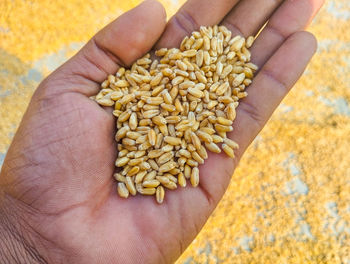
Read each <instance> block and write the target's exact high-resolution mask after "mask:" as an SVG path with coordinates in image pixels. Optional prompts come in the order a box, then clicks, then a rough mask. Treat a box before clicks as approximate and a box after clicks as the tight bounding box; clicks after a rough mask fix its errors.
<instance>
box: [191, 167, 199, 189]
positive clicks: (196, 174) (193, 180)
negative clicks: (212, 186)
mask: <svg viewBox="0 0 350 264" xmlns="http://www.w3.org/2000/svg"><path fill="white" fill-rule="evenodd" d="M190 181H191V184H192V186H193V187H197V186H198V184H199V170H198V168H197V167H195V168H193V169H192V172H191V176H190Z"/></svg>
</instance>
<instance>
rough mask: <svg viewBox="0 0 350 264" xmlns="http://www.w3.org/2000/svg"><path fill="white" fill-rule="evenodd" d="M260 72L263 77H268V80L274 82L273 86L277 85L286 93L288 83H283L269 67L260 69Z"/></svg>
mask: <svg viewBox="0 0 350 264" xmlns="http://www.w3.org/2000/svg"><path fill="white" fill-rule="evenodd" d="M259 74H262V75H263V76H264V77H266V78H268V79H270V81H272V82H274V85H273V86H277V87H278V88H279V90H281V91H283V93H286V92H287V91H288V90H289V89H288V85H287V84H286V83H284V82H283V81H281V80H280V79H279V78H278V77H276V75H275V74H274V73H273V72H272V71H271V70H269V69H267V68H266V67H265V68H263V69H261V71H260V73H259Z"/></svg>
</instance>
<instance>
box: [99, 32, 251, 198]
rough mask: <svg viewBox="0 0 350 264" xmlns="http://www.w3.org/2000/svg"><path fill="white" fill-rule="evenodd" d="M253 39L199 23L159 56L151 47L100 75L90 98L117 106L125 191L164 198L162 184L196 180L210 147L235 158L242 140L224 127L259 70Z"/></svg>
mask: <svg viewBox="0 0 350 264" xmlns="http://www.w3.org/2000/svg"><path fill="white" fill-rule="evenodd" d="M253 41H254V38H253V37H249V38H247V39H244V38H243V37H241V36H236V37H233V38H232V33H231V32H230V31H229V30H228V29H227V28H226V27H224V26H213V27H201V28H200V31H199V32H198V31H195V32H193V33H192V35H191V37H186V38H185V39H184V40H183V41H182V43H181V46H180V49H176V48H174V49H165V48H164V49H160V50H158V51H156V52H155V55H156V56H158V58H159V60H156V59H155V60H152V59H151V56H150V54H147V55H146V56H144V57H143V58H141V59H139V60H138V61H136V62H135V63H134V64H133V65H132V67H131V68H130V69H129V70H126V69H125V68H120V69H119V70H118V72H117V73H116V75H110V76H109V77H108V79H107V80H105V81H104V82H103V83H102V85H101V87H102V89H101V91H100V92H99V93H98V94H97V95H96V96H94V97H93V99H94V100H96V102H98V103H99V104H100V105H102V106H114V111H113V115H114V116H115V117H116V118H117V133H116V136H115V139H116V140H117V142H118V158H117V160H116V162H115V165H116V166H117V167H119V168H121V171H120V172H118V173H115V174H114V177H115V179H116V180H117V181H118V193H119V195H120V196H121V197H124V198H127V197H128V196H129V194H131V195H136V194H137V193H140V194H143V195H156V200H157V202H158V203H162V202H163V200H164V195H165V189H164V188H166V189H171V190H173V189H176V188H177V185H180V186H181V187H185V186H186V179H189V180H190V182H191V184H192V186H194V187H196V186H198V184H199V169H198V166H199V165H200V164H203V163H204V161H205V159H207V158H208V155H207V150H209V151H212V152H215V153H220V152H221V149H222V150H223V151H224V152H225V153H226V154H227V155H228V156H230V157H232V158H234V149H236V148H238V145H237V144H236V143H235V142H234V141H232V140H230V139H229V138H227V136H226V133H227V132H230V131H232V123H233V121H234V119H235V118H236V108H237V106H238V104H239V102H238V101H239V99H241V98H244V97H246V96H247V93H246V92H245V88H246V87H247V86H249V85H250V84H251V83H252V78H253V75H254V72H255V71H256V70H257V66H255V65H254V64H253V63H250V57H251V55H250V52H249V50H248V49H249V48H250V47H251V46H252V44H253ZM218 144H219V145H221V148H220V147H219V145H218Z"/></svg>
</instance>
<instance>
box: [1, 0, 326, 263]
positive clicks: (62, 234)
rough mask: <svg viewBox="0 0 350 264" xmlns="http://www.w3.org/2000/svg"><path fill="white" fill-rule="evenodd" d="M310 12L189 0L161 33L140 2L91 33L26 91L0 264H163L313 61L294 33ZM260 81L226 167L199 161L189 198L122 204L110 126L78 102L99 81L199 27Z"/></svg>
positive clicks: (313, 8) (302, 7)
mask: <svg viewBox="0 0 350 264" xmlns="http://www.w3.org/2000/svg"><path fill="white" fill-rule="evenodd" d="M322 4H323V1H322V0H285V1H282V0H278V1H263V0H259V1H257V0H241V1H238V0H217V1H215V4H213V1H212V0H189V1H187V2H186V3H185V5H184V6H183V7H182V8H181V9H180V10H179V12H178V13H177V14H176V15H175V16H174V17H173V18H172V19H170V21H169V22H168V23H167V22H166V15H165V11H164V8H163V7H162V6H161V4H159V3H158V2H156V1H154V0H147V1H145V2H143V3H142V4H141V5H140V6H138V7H136V8H135V9H133V10H131V11H129V12H127V13H125V14H124V15H122V16H121V17H119V18H118V19H117V20H115V21H114V22H112V23H111V24H109V25H108V26H106V27H105V28H104V29H102V30H101V31H100V32H98V33H97V34H96V35H95V36H94V37H93V38H92V39H91V40H90V41H89V42H88V43H87V44H86V46H85V47H84V48H83V49H82V50H80V51H79V52H78V53H77V54H76V55H75V56H74V57H73V58H71V59H70V60H69V61H68V62H66V63H65V64H64V65H62V66H61V67H60V68H58V69H57V70H56V71H55V72H54V73H52V74H51V75H50V76H49V77H48V78H46V79H45V80H44V81H43V82H42V83H41V84H40V85H39V87H38V89H37V90H36V92H35V94H34V95H33V98H32V100H31V102H30V104H29V106H28V109H27V112H26V113H25V115H24V117H23V120H22V122H21V125H20V127H19V129H18V131H17V133H16V135H15V138H14V140H13V142H12V144H11V147H10V149H9V151H8V154H7V156H6V159H5V162H4V164H3V167H2V171H1V175H0V195H1V196H0V235H1V237H2V239H1V242H0V260H1V261H0V262H1V263H171V262H173V261H175V260H176V259H177V258H178V257H179V256H180V255H181V253H182V252H183V251H184V250H185V249H186V247H187V246H188V245H189V244H190V243H191V241H192V240H193V239H194V238H195V237H196V235H197V234H198V233H199V231H200V230H201V228H202V226H203V225H204V224H205V222H206V221H207V219H208V217H209V216H210V214H211V213H212V211H213V210H214V208H215V207H216V205H217V203H218V202H219V201H220V199H221V197H222V196H223V194H224V192H225V190H226V187H227V185H228V183H229V180H230V178H231V175H232V173H233V171H234V168H235V167H236V166H237V164H238V162H239V160H240V158H241V157H242V155H243V153H244V151H245V150H246V148H247V147H248V146H249V144H250V143H251V142H252V140H253V139H254V138H255V136H256V135H257V134H258V133H259V131H260V130H261V129H262V128H263V126H264V125H265V123H266V122H267V120H268V119H269V117H270V116H271V114H272V113H273V111H274V110H275V109H276V107H277V106H278V104H279V103H280V102H281V100H282V99H283V97H284V96H285V95H286V94H287V93H288V91H289V90H290V89H291V87H292V86H293V85H294V84H295V82H296V81H297V80H298V78H299V77H300V75H301V74H302V72H303V71H304V69H305V67H306V65H307V64H308V62H309V60H310V59H311V57H312V56H313V54H314V52H315V50H316V40H315V38H314V37H313V36H312V35H311V34H310V33H307V32H304V31H303V30H304V29H305V27H306V26H307V25H308V23H309V22H310V21H311V20H312V18H313V17H314V15H315V14H316V13H317V11H318V9H319V8H320V7H321V6H322ZM267 20H268V21H269V22H268V24H267V26H266V27H265V28H264V30H263V31H262V32H261V34H260V35H259V37H258V38H257V40H256V42H255V44H254V46H253V47H252V60H253V62H254V63H256V64H257V65H258V66H259V68H260V71H259V73H258V74H257V76H256V77H255V79H254V82H253V84H252V85H251V86H250V87H249V88H248V93H249V96H248V97H247V98H245V99H244V100H242V101H241V103H240V105H239V107H238V110H237V119H236V121H235V123H234V130H233V132H232V133H230V134H229V137H230V138H232V139H233V140H235V141H236V142H238V143H239V145H240V149H239V150H238V152H237V153H236V154H237V156H236V158H235V160H234V161H232V159H230V158H228V157H226V156H225V155H224V154H210V156H209V159H208V160H207V161H206V163H205V164H204V165H202V166H200V179H201V182H200V185H199V187H198V188H192V187H188V188H179V189H177V190H176V191H169V192H167V194H166V199H165V202H164V204H163V205H161V206H159V205H157V204H156V202H155V199H154V197H141V196H136V197H132V198H130V199H127V200H125V199H122V198H120V197H118V195H117V194H116V183H115V181H114V180H113V178H112V174H113V171H114V161H115V159H116V144H115V142H114V134H115V132H116V131H115V121H114V118H113V116H112V114H111V113H110V111H106V110H105V109H103V108H101V107H100V106H98V105H97V104H96V103H95V102H93V101H91V100H90V99H89V98H88V97H89V96H91V95H94V94H96V93H97V91H98V90H99V83H101V82H102V81H103V80H104V79H105V78H106V77H107V75H108V74H113V73H115V72H116V71H117V69H118V67H119V66H120V65H123V66H128V65H130V64H131V63H132V62H133V61H135V60H136V59H137V58H139V57H140V56H142V55H143V54H145V53H146V52H148V51H149V50H151V49H154V48H160V47H175V46H178V45H179V43H180V42H181V40H182V38H183V37H184V36H185V35H188V34H189V33H191V32H192V31H193V30H196V29H198V26H199V25H213V24H219V23H221V24H223V25H226V26H227V27H228V28H229V29H230V30H232V32H233V34H234V35H235V34H242V35H244V36H249V35H252V34H256V33H257V32H258V31H259V29H260V28H261V26H262V25H264V24H265V22H266V21H267Z"/></svg>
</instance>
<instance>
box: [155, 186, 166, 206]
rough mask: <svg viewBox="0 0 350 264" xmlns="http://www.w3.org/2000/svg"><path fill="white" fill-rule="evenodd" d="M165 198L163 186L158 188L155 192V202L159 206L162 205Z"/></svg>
mask: <svg viewBox="0 0 350 264" xmlns="http://www.w3.org/2000/svg"><path fill="white" fill-rule="evenodd" d="M164 196H165V191H164V188H163V186H158V187H157V190H156V200H157V202H158V203H159V204H161V203H163V201H164Z"/></svg>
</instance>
